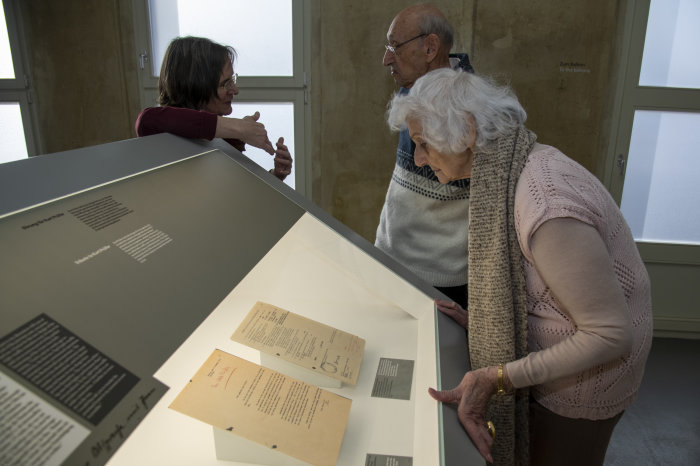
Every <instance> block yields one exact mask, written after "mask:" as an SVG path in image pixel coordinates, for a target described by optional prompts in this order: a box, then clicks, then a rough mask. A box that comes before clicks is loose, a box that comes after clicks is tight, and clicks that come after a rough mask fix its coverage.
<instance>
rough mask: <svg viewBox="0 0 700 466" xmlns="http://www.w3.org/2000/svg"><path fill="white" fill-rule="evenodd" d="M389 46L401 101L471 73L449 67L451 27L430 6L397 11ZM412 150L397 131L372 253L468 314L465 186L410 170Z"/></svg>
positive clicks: (387, 57) (465, 63) (387, 62)
mask: <svg viewBox="0 0 700 466" xmlns="http://www.w3.org/2000/svg"><path fill="white" fill-rule="evenodd" d="M387 41H388V44H387V45H386V52H385V53H384V60H383V63H384V66H388V67H389V68H390V70H391V76H392V77H393V78H394V80H395V81H396V84H398V85H399V86H400V89H399V93H400V94H406V93H408V92H409V90H410V88H411V86H413V83H414V82H415V81H416V80H417V79H418V78H420V77H421V76H423V75H424V74H426V73H427V72H429V71H432V70H435V69H438V68H447V67H453V68H454V67H455V66H459V67H462V68H463V69H465V70H468V71H471V66H470V65H469V60H468V58H467V57H466V55H464V54H462V55H461V58H462V60H459V59H457V60H455V59H454V58H453V59H452V61H454V62H457V63H451V61H450V49H451V48H452V42H453V31H452V27H451V26H450V24H449V22H448V21H447V19H446V18H445V16H444V15H443V14H442V12H440V10H438V9H437V8H436V7H435V6H432V5H429V4H420V5H414V6H410V7H408V8H406V9H404V10H401V11H400V12H399V13H398V14H397V15H396V17H395V18H394V20H393V21H392V22H391V25H390V26H389V31H388V32H387ZM415 147H416V146H415V144H414V143H413V142H412V141H411V138H410V137H409V135H408V131H406V130H404V131H401V133H400V134H399V144H398V148H397V150H396V166H395V167H394V173H393V175H392V177H391V182H390V184H389V189H388V190H387V193H386V199H385V202H384V207H383V208H382V213H381V216H380V219H379V227H378V228H377V236H376V240H375V246H377V247H378V248H379V249H381V250H383V251H384V252H386V253H387V254H389V255H390V256H392V257H393V258H394V259H396V260H397V261H399V262H400V263H402V264H403V265H404V266H406V267H407V268H408V269H410V270H411V271H413V272H414V273H415V274H416V275H418V276H419V277H421V278H423V279H424V280H426V281H427V282H428V283H431V284H432V285H433V286H435V287H436V288H437V289H439V290H440V291H442V292H443V293H444V294H446V295H447V296H449V297H450V298H451V299H452V300H454V301H455V302H457V303H459V304H460V305H461V306H462V307H463V308H465V309H466V307H467V230H468V225H467V221H466V220H465V219H467V218H468V210H469V180H468V179H463V180H457V181H454V182H451V183H449V184H446V185H442V184H440V182H439V181H438V178H437V176H436V175H435V173H433V171H432V170H431V169H430V167H428V166H424V167H418V166H417V165H416V164H415V162H414V160H413V151H414V149H415Z"/></svg>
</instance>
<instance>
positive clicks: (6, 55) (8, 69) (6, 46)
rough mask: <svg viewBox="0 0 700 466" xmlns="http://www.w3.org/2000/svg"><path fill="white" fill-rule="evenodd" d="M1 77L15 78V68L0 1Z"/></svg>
mask: <svg viewBox="0 0 700 466" xmlns="http://www.w3.org/2000/svg"><path fill="white" fill-rule="evenodd" d="M0 20H1V21H0V79H15V68H14V66H13V65H12V54H11V53H10V39H9V37H8V35H7V22H6V21H5V10H4V8H3V6H2V2H0Z"/></svg>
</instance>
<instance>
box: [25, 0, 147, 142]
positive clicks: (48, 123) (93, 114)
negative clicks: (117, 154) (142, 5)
mask: <svg viewBox="0 0 700 466" xmlns="http://www.w3.org/2000/svg"><path fill="white" fill-rule="evenodd" d="M21 6H22V20H23V29H24V31H25V35H26V40H27V41H28V45H29V46H28V50H29V52H28V55H29V56H28V61H29V68H30V78H31V81H32V87H33V90H34V98H33V101H34V104H33V105H36V106H37V109H36V110H37V115H38V122H37V125H38V130H39V137H40V144H39V147H41V148H42V149H43V152H44V153H53V152H60V151H64V150H70V149H76V148H80V147H86V146H92V145H96V144H104V143H106V142H113V141H119V140H122V139H128V138H132V137H135V136H136V135H135V133H134V130H133V127H134V124H133V123H134V121H135V119H136V115H138V107H139V102H138V91H139V88H138V76H137V74H136V63H135V60H132V61H130V60H129V58H131V57H133V56H134V53H133V50H134V46H133V27H132V22H131V16H130V15H131V10H130V2H129V1H128V0H121V1H120V0H101V1H99V2H93V1H85V0H61V1H60V2H57V1H53V0H29V1H26V2H25V1H22V2H21Z"/></svg>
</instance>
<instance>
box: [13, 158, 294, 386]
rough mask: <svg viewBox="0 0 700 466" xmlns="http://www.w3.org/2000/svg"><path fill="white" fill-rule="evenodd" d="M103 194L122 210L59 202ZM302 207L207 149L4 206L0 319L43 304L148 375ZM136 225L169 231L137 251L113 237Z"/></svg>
mask: <svg viewBox="0 0 700 466" xmlns="http://www.w3.org/2000/svg"><path fill="white" fill-rule="evenodd" d="M105 198H110V199H111V200H112V201H114V202H116V203H118V206H117V207H119V208H122V209H126V210H125V211H124V212H128V213H126V214H125V215H123V216H122V217H120V218H119V219H118V221H116V222H115V223H113V224H111V225H108V226H106V227H103V228H99V229H97V230H96V229H94V228H91V227H90V226H88V225H87V224H86V223H85V222H84V221H81V220H80V219H79V218H77V217H76V216H75V215H74V214H72V213H70V211H71V210H72V209H75V208H77V207H80V206H86V205H88V204H89V203H91V202H94V201H96V200H100V199H105ZM122 213H123V212H122ZM302 214H303V210H302V209H300V208H298V207H297V206H295V205H294V204H291V203H289V202H286V200H285V199H284V196H282V195H281V194H279V193H278V192H276V191H274V190H271V189H268V187H267V185H266V184H265V183H264V182H262V181H261V180H260V179H258V178H256V177H253V176H251V175H250V174H249V173H248V172H247V171H246V170H244V169H243V168H242V167H241V166H239V165H238V164H236V163H235V162H233V161H232V160H231V159H230V158H229V157H228V156H226V155H224V154H222V153H220V152H214V153H210V154H206V155H202V156H199V157H195V158H192V159H188V160H184V161H181V162H179V163H176V164H173V165H170V166H167V167H164V168H161V169H159V170H156V171H152V172H148V173H145V174H142V175H136V176H134V177H132V178H128V179H125V180H122V181H118V182H115V183H112V184H109V185H106V186H103V187H100V188H97V189H94V190H90V191H87V192H83V193H81V194H77V195H74V196H71V197H68V198H66V199H63V200H60V201H57V202H53V203H49V204H46V205H43V206H40V207H37V208H34V209H30V210H27V211H24V212H21V213H19V214H15V215H12V216H9V217H6V218H4V219H1V220H0V250H1V251H2V253H1V255H2V257H3V268H2V280H1V281H0V308H1V309H2V321H3V328H4V329H10V328H14V327H16V326H19V325H20V324H22V323H23V322H25V321H27V320H29V319H30V318H33V317H34V316H35V315H37V314H39V313H41V312H44V313H46V314H47V315H49V316H51V317H52V318H54V319H56V320H57V321H59V322H61V323H62V324H63V325H66V326H68V327H69V328H70V329H71V330H72V331H73V332H75V333H77V334H79V335H89V336H90V339H91V340H92V341H91V343H92V344H94V345H95V346H98V347H99V348H100V349H101V350H102V351H104V352H105V353H106V354H108V355H110V356H111V357H113V358H114V359H116V360H117V361H118V362H120V363H121V364H123V365H125V366H126V367H127V368H129V369H131V370H134V371H135V372H137V373H140V374H143V375H148V376H150V375H151V374H153V372H155V370H156V369H157V368H158V367H159V366H160V365H161V364H162V363H163V362H164V361H165V359H167V357H168V356H169V355H170V354H171V353H172V352H173V351H174V350H175V349H176V348H177V346H178V345H179V344H180V343H182V342H183V341H184V340H185V338H186V337H187V336H188V335H189V334H190V333H191V332H192V330H194V328H195V327H196V326H197V325H198V324H199V323H200V322H201V321H202V320H204V318H205V317H206V316H207V315H208V314H209V312H211V311H212V310H213V309H214V308H215V307H216V305H217V304H218V303H219V302H220V301H221V300H222V299H223V298H224V297H225V296H226V294H227V293H228V292H229V291H230V290H231V289H232V288H233V287H235V285H236V284H237V283H238V281H240V280H241V279H242V278H243V277H244V276H245V274H246V273H247V272H248V271H249V270H250V269H251V268H252V267H253V266H254V265H255V264H256V263H257V262H258V261H259V260H260V259H261V258H262V256H263V255H264V254H265V253H266V252H267V251H268V250H269V249H270V248H271V247H272V246H273V245H274V244H275V243H276V242H277V241H278V239H279V238H281V236H282V235H284V233H285V232H286V231H287V230H288V229H289V228H290V227H291V226H292V225H293V224H294V223H295V222H296V220H298V218H299V217H300V216H301V215H302ZM147 225H150V226H151V228H152V229H153V230H156V231H158V232H160V233H162V235H166V236H167V237H168V238H170V242H169V243H168V244H166V245H164V246H163V247H162V248H160V249H158V250H157V251H155V252H153V254H151V255H149V256H148V257H146V258H145V260H144V261H143V262H139V261H138V260H137V259H135V258H134V257H132V256H130V255H129V254H127V253H126V252H124V251H123V250H122V249H120V248H119V247H118V246H117V245H116V244H115V242H116V241H117V240H119V239H120V238H124V237H125V236H127V235H129V234H131V233H133V232H134V231H136V230H138V229H140V228H142V227H144V226H147ZM100 251H102V252H100ZM3 333H4V332H3Z"/></svg>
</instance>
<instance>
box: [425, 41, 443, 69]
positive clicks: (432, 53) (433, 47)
mask: <svg viewBox="0 0 700 466" xmlns="http://www.w3.org/2000/svg"><path fill="white" fill-rule="evenodd" d="M439 49H440V39H439V38H438V36H437V35H436V34H428V35H427V36H426V38H425V54H426V61H427V62H428V63H430V62H432V61H433V60H435V57H437V53H438V50H439Z"/></svg>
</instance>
